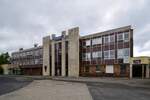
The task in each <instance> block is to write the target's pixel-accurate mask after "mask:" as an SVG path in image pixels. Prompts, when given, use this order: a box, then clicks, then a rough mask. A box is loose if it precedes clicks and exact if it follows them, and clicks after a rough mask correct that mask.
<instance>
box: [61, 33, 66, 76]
mask: <svg viewBox="0 0 150 100" xmlns="http://www.w3.org/2000/svg"><path fill="white" fill-rule="evenodd" d="M62 36H63V37H62V51H61V53H62V55H61V74H62V76H66V40H65V36H66V31H63V32H62Z"/></svg>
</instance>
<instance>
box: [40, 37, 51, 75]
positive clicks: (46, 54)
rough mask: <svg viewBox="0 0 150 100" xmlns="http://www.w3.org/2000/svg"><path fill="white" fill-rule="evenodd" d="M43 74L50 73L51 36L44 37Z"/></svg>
mask: <svg viewBox="0 0 150 100" xmlns="http://www.w3.org/2000/svg"><path fill="white" fill-rule="evenodd" d="M42 74H43V75H44V76H47V75H50V36H46V37H44V38H43V67H42Z"/></svg>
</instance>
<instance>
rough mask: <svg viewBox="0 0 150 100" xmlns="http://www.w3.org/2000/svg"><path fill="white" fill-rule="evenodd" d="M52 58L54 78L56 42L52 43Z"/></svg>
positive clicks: (53, 74)
mask: <svg viewBox="0 0 150 100" xmlns="http://www.w3.org/2000/svg"><path fill="white" fill-rule="evenodd" d="M51 51H52V52H51V56H52V71H51V72H52V76H55V41H54V40H53V41H52V43H51Z"/></svg>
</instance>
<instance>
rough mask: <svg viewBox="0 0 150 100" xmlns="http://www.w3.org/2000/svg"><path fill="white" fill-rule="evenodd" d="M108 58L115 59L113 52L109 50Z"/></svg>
mask: <svg viewBox="0 0 150 100" xmlns="http://www.w3.org/2000/svg"><path fill="white" fill-rule="evenodd" d="M109 58H110V59H115V50H109Z"/></svg>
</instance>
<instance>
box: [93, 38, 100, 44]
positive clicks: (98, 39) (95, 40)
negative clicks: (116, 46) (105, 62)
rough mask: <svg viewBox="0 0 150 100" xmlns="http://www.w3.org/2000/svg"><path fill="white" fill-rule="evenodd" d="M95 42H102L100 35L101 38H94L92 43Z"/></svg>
mask: <svg viewBox="0 0 150 100" xmlns="http://www.w3.org/2000/svg"><path fill="white" fill-rule="evenodd" d="M95 44H102V38H101V37H99V38H95V39H92V45H95Z"/></svg>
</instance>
